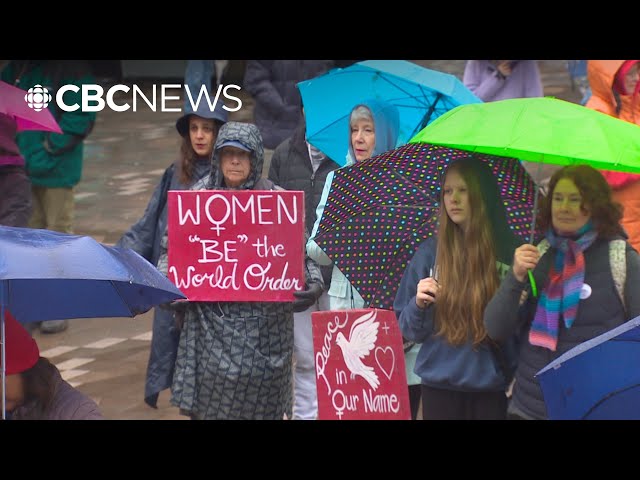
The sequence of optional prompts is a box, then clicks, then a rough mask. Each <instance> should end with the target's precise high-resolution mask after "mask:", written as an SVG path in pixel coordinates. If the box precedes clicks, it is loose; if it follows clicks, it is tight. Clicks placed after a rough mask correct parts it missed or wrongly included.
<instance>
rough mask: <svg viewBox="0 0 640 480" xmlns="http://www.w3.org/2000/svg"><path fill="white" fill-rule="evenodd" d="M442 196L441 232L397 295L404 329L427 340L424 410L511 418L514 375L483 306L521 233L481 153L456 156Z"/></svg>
mask: <svg viewBox="0 0 640 480" xmlns="http://www.w3.org/2000/svg"><path fill="white" fill-rule="evenodd" d="M440 199H441V202H440V212H439V226H438V234H437V236H434V237H431V238H429V239H427V240H425V241H424V242H423V243H422V244H421V245H420V247H419V248H418V249H417V251H416V253H415V255H414V257H413V259H412V260H411V262H410V263H409V265H408V266H407V269H406V271H405V274H404V276H403V278H402V281H401V283H400V288H399V289H398V294H397V296H396V299H395V302H394V310H395V311H396V315H397V316H398V320H399V322H400V329H401V331H402V334H403V336H404V337H406V338H408V339H410V340H413V341H415V342H418V343H422V347H421V348H420V352H419V353H418V358H417V360H416V366H415V373H416V374H417V375H418V376H420V378H421V380H422V407H423V412H422V413H423V418H424V419H460V420H461V419H469V420H471V419H504V418H505V416H506V408H507V397H506V394H505V391H506V388H507V386H508V382H509V379H508V378H507V374H506V372H504V371H503V370H504V368H503V365H502V361H503V359H502V358H497V357H498V355H497V349H498V348H499V346H497V345H495V344H492V343H491V340H489V339H488V337H487V332H486V330H485V328H484V325H483V314H484V309H485V306H486V305H487V303H488V302H489V300H491V298H492V297H493V295H494V294H495V292H496V291H497V289H498V287H499V285H500V279H501V276H502V272H504V271H506V269H507V268H508V265H505V263H503V262H504V261H506V262H508V258H509V255H510V252H513V249H514V248H515V245H516V243H517V241H516V239H515V237H514V236H513V234H512V233H511V231H510V230H509V227H508V225H507V222H506V214H505V212H504V207H503V206H502V203H501V201H500V198H499V196H498V193H497V188H496V184H495V180H494V179H493V176H492V174H491V172H490V171H489V170H488V167H487V166H486V165H485V164H484V163H483V162H482V161H480V160H478V159H476V158H472V157H467V158H463V159H461V160H458V161H456V162H453V163H451V164H450V165H449V167H448V168H447V170H446V172H445V175H444V180H443V184H442V190H441V197H440ZM502 252H505V253H504V254H503V253H502Z"/></svg>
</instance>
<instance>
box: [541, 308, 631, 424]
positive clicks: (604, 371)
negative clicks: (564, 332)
mask: <svg viewBox="0 0 640 480" xmlns="http://www.w3.org/2000/svg"><path fill="white" fill-rule="evenodd" d="M638 365H640V316H638V317H636V318H634V319H632V320H629V321H628V322H626V323H623V324H622V325H620V326H618V327H616V328H614V329H613V330H610V331H608V332H605V333H603V334H602V335H599V336H597V337H595V338H592V339H591V340H589V341H587V342H584V343H581V344H580V345H577V346H576V347H574V348H572V349H571V350H569V351H568V352H566V353H565V354H564V355H562V356H560V357H558V358H557V359H556V360H554V361H553V362H551V363H550V364H549V365H547V366H546V367H545V368H543V369H542V370H540V371H539V372H538V373H537V374H536V377H537V379H538V381H539V383H540V386H541V387H542V393H543V395H544V401H545V404H546V407H547V415H548V417H549V418H550V419H552V420H579V419H585V420H586V419H589V420H640V368H638Z"/></svg>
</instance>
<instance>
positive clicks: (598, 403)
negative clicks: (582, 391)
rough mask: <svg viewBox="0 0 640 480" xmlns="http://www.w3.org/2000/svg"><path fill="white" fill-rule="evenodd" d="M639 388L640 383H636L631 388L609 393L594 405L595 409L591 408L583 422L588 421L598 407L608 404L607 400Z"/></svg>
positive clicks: (584, 416) (583, 417)
mask: <svg viewBox="0 0 640 480" xmlns="http://www.w3.org/2000/svg"><path fill="white" fill-rule="evenodd" d="M638 386H640V383H635V384H633V385H630V386H628V387H624V388H620V389H618V390H614V391H613V392H609V393H608V394H606V395H605V396H604V397H602V398H601V399H600V400H598V401H597V402H596V403H595V404H594V405H593V407H591V408H590V409H589V410H588V411H587V413H585V414H584V415H583V416H582V418H581V420H586V419H587V417H588V416H589V415H590V414H591V413H592V412H593V411H594V410H595V409H596V408H598V407H599V406H600V405H602V404H603V403H604V402H606V401H607V400H609V399H610V398H611V397H614V396H615V395H618V394H620V393H624V392H626V391H627V390H631V389H632V388H636V387H638Z"/></svg>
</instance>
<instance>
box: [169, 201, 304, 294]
mask: <svg viewBox="0 0 640 480" xmlns="http://www.w3.org/2000/svg"><path fill="white" fill-rule="evenodd" d="M167 209H168V210H167V214H168V234H169V244H168V254H169V269H168V275H167V276H168V277H169V279H170V280H171V281H172V282H173V283H174V284H175V285H176V286H177V287H178V288H179V289H180V290H181V291H182V292H183V293H184V294H185V295H186V296H187V298H188V299H189V300H190V301H224V302H234V301H260V302H289V301H292V300H294V296H293V293H292V292H294V291H296V290H303V289H304V283H305V280H304V274H303V262H304V192H301V191H280V190H277V191H276V190H274V191H270V190H269V191H267V190H265V191H262V190H241V191H235V190H219V191H217V190H216V191H210V190H193V191H182V190H176V191H169V193H168V197H167Z"/></svg>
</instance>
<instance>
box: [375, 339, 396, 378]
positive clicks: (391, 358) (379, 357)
mask: <svg viewBox="0 0 640 480" xmlns="http://www.w3.org/2000/svg"><path fill="white" fill-rule="evenodd" d="M375 357H376V363H377V364H378V367H379V368H380V370H382V373H384V374H385V376H386V377H387V378H388V379H389V380H391V375H393V370H394V369H395V367H396V354H395V353H394V351H393V348H391V347H376V350H375Z"/></svg>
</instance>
